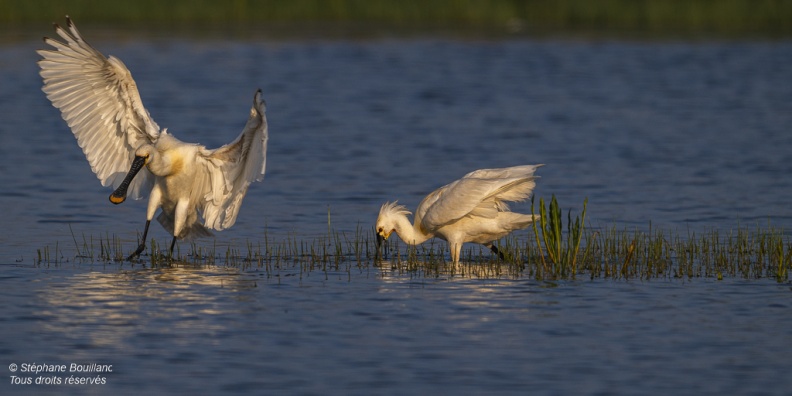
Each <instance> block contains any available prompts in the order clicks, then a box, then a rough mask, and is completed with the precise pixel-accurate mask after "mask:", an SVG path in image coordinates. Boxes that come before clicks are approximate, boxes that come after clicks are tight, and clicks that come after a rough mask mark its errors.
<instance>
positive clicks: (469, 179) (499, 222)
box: [375, 164, 542, 264]
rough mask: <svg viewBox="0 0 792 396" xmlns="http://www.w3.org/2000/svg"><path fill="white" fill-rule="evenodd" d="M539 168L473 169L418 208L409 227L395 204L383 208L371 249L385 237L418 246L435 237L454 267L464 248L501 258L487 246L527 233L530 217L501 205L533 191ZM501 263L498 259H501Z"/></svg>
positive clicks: (401, 211) (427, 199)
mask: <svg viewBox="0 0 792 396" xmlns="http://www.w3.org/2000/svg"><path fill="white" fill-rule="evenodd" d="M540 166H542V165H541V164H540V165H522V166H514V167H511V168H501V169H479V170H477V171H473V172H470V173H468V174H467V175H465V177H463V178H461V179H459V180H457V181H454V182H452V183H450V184H447V185H445V186H443V187H440V188H438V189H437V190H435V191H434V192H432V193H431V194H429V195H428V196H427V197H426V198H424V200H423V201H421V203H420V204H419V205H418V209H417V210H416V211H415V223H414V224H411V223H410V220H409V218H408V217H407V215H409V214H410V211H409V210H407V208H405V207H404V206H402V205H398V204H397V203H396V202H392V203H391V202H387V203H385V204H384V205H382V207H381V208H380V212H379V217H377V225H376V227H375V230H376V232H377V248H378V249H379V245H380V244H381V243H382V241H384V240H386V239H388V237H389V236H390V235H391V233H393V232H396V234H397V235H399V237H400V238H401V239H402V240H403V241H404V242H405V243H407V244H410V245H418V244H421V243H423V242H425V241H426V240H428V239H430V238H433V237H438V238H441V239H443V240H445V241H446V242H448V249H449V250H450V251H451V260H452V261H453V262H454V264H457V263H459V254H460V251H461V250H462V244H463V243H465V242H474V243H480V244H482V245H484V246H486V247H487V248H489V249H491V250H492V251H493V252H494V253H495V254H498V255H501V253H500V252H499V251H498V249H497V247H495V245H493V244H492V242H494V241H496V240H498V239H500V238H503V237H505V236H506V235H508V234H509V233H511V232H512V231H516V230H520V229H523V228H526V227H528V226H529V225H530V224H531V223H532V222H533V221H534V220H536V218H538V216H536V218H535V217H534V216H533V215H525V214H520V213H514V212H512V211H510V210H509V207H508V205H507V204H506V202H515V201H523V200H525V199H528V197H530V196H531V192H532V191H533V188H534V187H535V186H536V183H535V182H534V180H535V179H536V178H537V177H538V176H534V172H535V171H536V168H538V167H540ZM501 257H502V255H501Z"/></svg>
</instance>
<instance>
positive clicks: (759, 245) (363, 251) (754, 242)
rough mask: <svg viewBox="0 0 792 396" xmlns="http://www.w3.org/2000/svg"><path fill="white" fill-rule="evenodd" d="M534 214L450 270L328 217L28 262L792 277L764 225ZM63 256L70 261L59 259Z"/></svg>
mask: <svg viewBox="0 0 792 396" xmlns="http://www.w3.org/2000/svg"><path fill="white" fill-rule="evenodd" d="M533 206H534V205H533V204H532V210H533ZM539 213H540V214H541V215H542V220H541V221H537V224H536V225H535V226H534V227H533V230H531V229H530V228H529V231H528V234H526V233H524V232H523V233H518V234H517V235H512V236H510V237H507V238H504V239H502V240H500V241H498V249H499V250H500V251H502V252H504V253H505V258H504V259H500V258H499V257H498V256H497V255H493V254H492V253H491V252H490V251H489V249H487V248H485V247H483V246H481V245H476V244H467V245H465V248H464V249H463V251H462V255H461V259H460V261H461V263H460V264H458V265H453V264H452V262H451V260H450V257H449V252H448V248H447V246H446V244H445V243H444V242H442V241H437V240H430V241H428V242H426V243H424V244H423V245H419V246H407V245H404V244H400V243H399V240H398V238H393V239H392V240H391V241H389V242H388V243H386V244H385V245H384V252H382V253H384V254H383V255H382V256H378V255H377V254H376V253H377V252H376V246H377V244H376V237H375V235H374V232H373V230H370V229H367V228H364V227H362V226H358V227H357V229H356V230H355V232H354V233H352V234H351V235H348V234H347V233H339V232H337V231H335V230H334V228H333V226H332V223H331V218H330V213H329V212H328V232H327V235H321V236H317V237H314V238H311V239H308V240H306V239H300V238H298V237H297V236H296V235H294V236H289V237H286V238H285V239H282V240H277V241H275V240H273V239H272V238H271V237H270V236H269V235H268V234H266V233H265V234H264V239H263V241H258V242H247V243H246V244H245V245H244V246H241V247H233V246H222V247H221V246H217V245H216V243H213V242H209V243H212V244H211V245H209V246H206V245H202V244H201V242H203V241H198V242H195V241H194V242H186V243H181V244H180V245H179V248H177V249H176V251H175V252H174V257H170V255H169V254H168V253H167V252H168V249H167V248H168V244H163V245H160V244H158V243H157V241H156V240H154V239H152V240H151V242H150V245H149V246H150V249H149V252H150V253H149V255H148V256H145V255H144V256H143V258H142V259H141V260H137V261H133V262H125V261H124V257H126V255H127V254H128V253H129V252H127V251H125V250H124V245H125V244H124V243H122V241H121V240H120V239H119V238H118V237H116V236H104V237H100V238H93V237H85V236H82V237H77V236H75V235H74V233H72V240H73V244H74V246H70V247H68V248H64V245H63V244H62V243H56V244H55V247H54V249H50V248H49V247H46V248H43V249H39V250H38V251H37V254H36V255H35V257H36V258H35V259H34V261H35V264H36V265H38V266H45V267H51V266H60V265H64V264H65V263H67V262H68V263H86V262H87V263H119V264H120V265H122V266H124V265H129V266H139V265H142V266H152V267H158V266H171V265H192V266H227V267H236V268H240V269H243V270H251V269H252V270H256V271H263V272H265V273H266V274H267V275H268V276H270V275H274V274H277V273H280V272H281V271H292V272H294V273H300V274H303V273H310V272H320V273H325V274H327V273H330V272H332V273H342V274H343V273H345V274H347V275H348V276H349V277H350V278H351V276H352V274H353V273H354V272H355V271H357V272H364V271H365V272H370V271H381V273H385V272H387V273H390V274H394V273H396V274H400V275H407V276H411V277H416V278H440V279H444V278H452V277H475V278H533V279H542V280H569V279H596V278H610V279H642V280H649V279H663V278H667V279H691V278H712V279H724V278H743V279H756V278H770V279H776V280H777V281H779V282H782V281H787V280H788V279H789V271H790V269H792V240H790V238H789V236H788V235H785V233H784V232H783V231H782V230H779V229H774V228H772V227H768V228H760V227H757V228H756V229H753V230H751V229H747V228H739V229H736V230H733V231H730V232H727V233H722V232H721V231H717V230H712V231H708V232H704V233H699V234H697V233H688V234H684V235H680V234H678V233H671V232H667V231H663V230H658V229H652V228H651V226H650V228H649V231H640V230H632V231H631V230H627V229H618V228H617V227H610V228H586V227H585V224H586V223H585V220H586V202H585V201H584V203H583V207H582V210H581V211H580V214H579V215H578V216H573V215H572V211H571V210H570V211H567V214H566V231H564V223H563V217H564V216H563V211H562V210H561V209H560V206H559V204H558V202H557V201H556V199H555V197H553V198H552V199H551V201H550V203H549V206H548V207H545V202H544V200H543V199H540V201H539ZM531 234H533V235H531ZM126 245H130V243H127V244H126ZM127 247H129V246H127ZM72 250H74V251H75V254H74V255H73V256H72V255H71V254H70V253H66V251H69V252H71V251H72ZM70 257H73V259H72V258H70Z"/></svg>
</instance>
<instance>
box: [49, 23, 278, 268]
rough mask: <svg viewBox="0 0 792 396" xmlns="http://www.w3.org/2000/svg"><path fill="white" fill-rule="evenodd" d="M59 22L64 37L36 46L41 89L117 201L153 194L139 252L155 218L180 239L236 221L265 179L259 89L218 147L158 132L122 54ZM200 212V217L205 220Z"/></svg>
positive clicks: (264, 129)
mask: <svg viewBox="0 0 792 396" xmlns="http://www.w3.org/2000/svg"><path fill="white" fill-rule="evenodd" d="M66 22H67V25H66V27H67V28H66V29H64V28H62V27H60V26H58V25H55V32H56V33H57V34H58V35H59V36H60V37H61V38H62V39H63V40H64V42H61V41H58V40H54V39H51V38H46V37H45V38H44V42H45V43H47V44H48V45H50V46H52V47H54V49H46V50H38V51H37V52H38V54H39V55H41V56H42V58H43V59H41V60H39V62H38V63H39V66H40V67H41V77H42V78H43V79H44V87H43V88H42V90H43V91H44V92H45V93H46V94H47V98H49V100H50V101H52V104H53V106H55V107H57V108H58V109H60V111H61V115H62V116H63V119H64V120H65V121H66V122H67V123H68V125H69V127H70V128H71V130H72V132H73V133H74V136H75V137H76V138H77V143H78V144H79V145H80V147H81V148H82V150H83V153H84V154H85V156H86V157H87V158H88V162H89V163H90V165H91V169H92V170H93V171H94V173H96V176H97V177H98V178H99V180H101V182H102V185H104V186H112V187H113V188H114V189H115V191H114V192H113V193H112V194H111V195H110V201H111V202H112V203H114V204H120V203H122V202H124V200H125V199H126V197H127V193H129V194H130V195H131V196H132V197H134V198H135V199H139V198H143V197H144V196H145V195H146V194H148V195H149V203H148V210H147V213H146V226H145V228H144V230H143V238H142V239H141V241H140V245H139V246H138V248H137V250H135V252H134V253H132V254H131V255H130V256H129V259H130V260H131V259H133V258H134V257H136V256H138V255H140V253H142V252H143V250H145V248H146V235H147V234H148V229H149V224H150V223H151V219H152V218H154V214H155V213H156V211H157V209H158V208H162V212H161V213H160V215H159V216H158V217H157V220H158V221H159V222H160V224H162V226H163V227H164V228H165V229H166V230H168V231H169V232H170V233H172V234H173V242H172V243H171V247H170V248H171V253H173V246H174V245H175V243H176V239H177V238H178V239H190V238H195V237H202V236H211V235H212V234H211V233H210V232H209V229H214V230H223V229H225V228H228V227H231V226H232V225H234V222H236V218H237V214H238V213H239V208H240V205H241V204H242V198H244V196H245V193H246V192H247V189H248V186H249V185H250V183H251V182H253V181H260V180H261V179H262V178H263V177H264V170H265V165H266V155H267V139H268V134H267V119H266V116H265V114H264V112H265V108H266V105H265V103H264V101H263V100H262V98H261V90H258V91H257V92H256V93H255V95H254V96H253V107H252V108H251V109H250V116H249V118H248V121H247V124H246V125H245V127H244V129H243V130H242V133H241V134H240V135H239V137H237V138H236V139H235V140H234V141H233V142H231V143H229V144H226V145H225V146H222V147H220V148H218V149H214V150H210V149H207V148H206V147H204V146H202V145H199V144H194V143H185V142H182V141H180V140H178V139H176V138H175V137H174V136H173V135H171V134H169V133H168V132H167V130H166V129H160V128H159V126H158V125H157V124H156V123H155V122H154V120H152V119H151V117H150V116H149V113H148V111H146V109H145V108H144V107H143V103H142V102H141V100H140V94H139V93H138V90H137V85H136V84H135V80H133V79H132V75H131V74H130V72H129V70H128V69H127V68H126V66H124V64H123V63H122V62H121V60H119V59H118V58H115V57H113V56H110V57H109V58H107V57H105V56H104V55H102V53H100V52H99V51H97V50H96V49H94V47H92V46H91V45H89V44H88V43H86V42H85V40H83V38H82V36H80V33H79V32H78V31H77V28H76V27H75V26H74V24H73V23H72V21H71V19H69V17H68V16H67V17H66ZM199 216H202V217H203V224H202V223H201V221H200V219H199Z"/></svg>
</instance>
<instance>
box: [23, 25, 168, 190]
mask: <svg viewBox="0 0 792 396" xmlns="http://www.w3.org/2000/svg"><path fill="white" fill-rule="evenodd" d="M55 32H56V33H57V34H58V35H59V36H60V37H61V38H62V39H63V40H64V42H61V41H58V40H54V39H51V38H45V39H44V42H45V43H47V44H48V45H50V46H52V47H53V48H54V49H46V50H38V51H37V52H38V54H39V55H41V57H42V58H43V59H41V60H39V62H38V64H39V67H40V68H41V71H40V74H41V77H42V78H43V79H44V87H43V88H42V90H43V91H44V92H45V93H46V94H47V98H49V100H50V101H51V102H52V104H53V105H54V106H55V107H57V108H58V109H60V111H61V115H62V117H63V119H64V120H66V122H67V123H68V125H69V127H70V128H71V130H72V133H74V136H75V137H76V138H77V143H78V144H79V145H80V147H81V148H82V150H83V153H84V154H85V156H86V157H87V159H88V162H89V163H90V165H91V169H92V170H93V171H94V173H96V176H97V177H98V178H99V180H101V182H102V185H104V186H112V187H113V188H116V187H118V185H119V184H120V183H121V181H122V180H123V179H124V176H125V175H126V173H127V171H129V167H130V166H131V164H132V160H133V157H134V152H135V149H137V148H138V147H139V146H140V145H142V144H143V143H150V142H153V141H155V140H156V139H157V137H158V136H159V126H158V125H157V124H156V123H155V122H154V121H153V120H152V119H151V117H150V116H149V114H148V112H147V111H146V109H145V108H144V107H143V103H142V102H141V100H140V94H139V93H138V90H137V85H136V84H135V81H134V80H133V79H132V75H131V73H130V72H129V70H128V69H127V68H126V66H124V64H123V63H122V62H121V61H120V60H119V59H117V58H114V57H112V56H111V57H110V58H109V59H108V58H106V57H105V56H104V55H102V54H101V53H100V52H99V51H97V50H96V49H94V48H93V47H92V46H91V45H89V44H88V43H86V42H85V40H83V38H82V36H80V33H79V32H78V31H77V28H76V27H75V26H74V24H73V23H72V21H71V19H68V17H67V29H64V28H62V27H60V26H58V25H55ZM152 183H153V176H152V175H151V174H150V173H149V172H148V170H146V169H144V170H143V171H141V172H140V173H139V174H138V176H137V177H136V178H135V179H134V180H133V182H132V184H131V185H130V188H129V196H131V197H133V198H136V199H137V198H142V197H143V196H144V195H145V194H148V192H149V191H150V190H151V186H152Z"/></svg>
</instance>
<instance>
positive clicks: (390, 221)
mask: <svg viewBox="0 0 792 396" xmlns="http://www.w3.org/2000/svg"><path fill="white" fill-rule="evenodd" d="M409 214H410V211H409V210H407V208H406V207H404V206H403V205H399V204H398V203H397V202H386V203H385V204H384V205H382V207H381V208H380V212H379V216H377V224H376V226H375V227H374V230H375V232H376V233H377V242H378V244H381V243H382V242H383V241H385V240H387V239H388V237H390V235H391V234H392V233H393V231H396V222H397V220H398V219H399V218H400V217H406V216H408V215H409Z"/></svg>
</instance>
